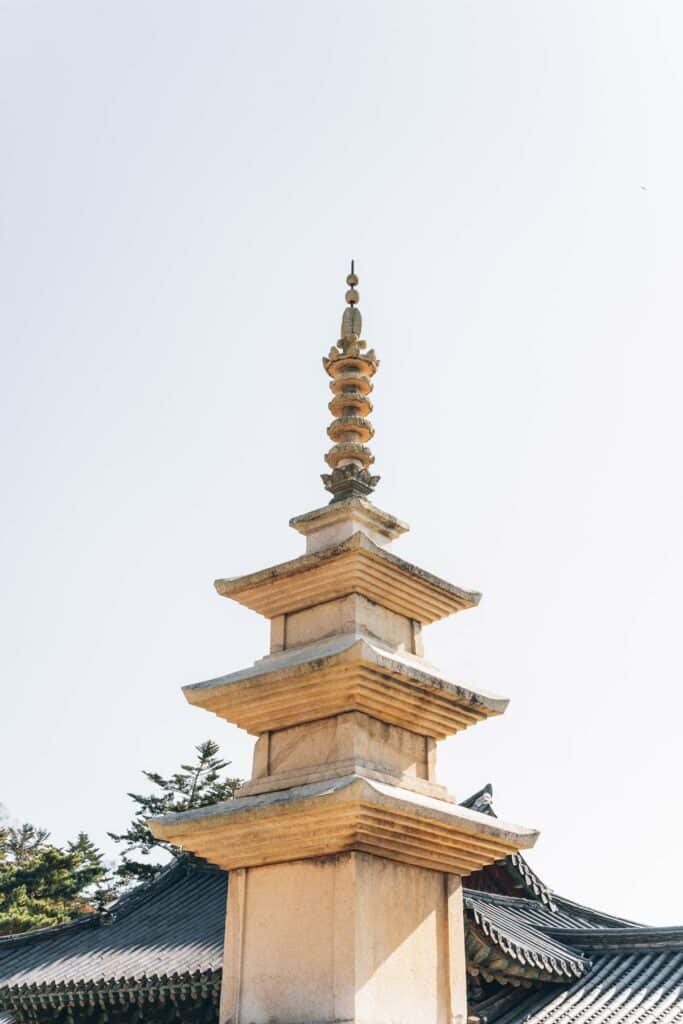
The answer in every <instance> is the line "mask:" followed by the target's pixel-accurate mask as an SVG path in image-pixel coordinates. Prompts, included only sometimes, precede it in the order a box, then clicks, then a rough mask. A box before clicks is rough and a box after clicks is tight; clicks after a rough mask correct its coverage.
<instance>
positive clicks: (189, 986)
mask: <svg viewBox="0 0 683 1024" xmlns="http://www.w3.org/2000/svg"><path fill="white" fill-rule="evenodd" d="M226 892H227V876H226V875H225V873H224V872H222V871H218V870H216V869H214V868H210V867H208V866H206V865H202V866H198V865H195V864H194V863H193V862H192V861H190V860H188V859H187V858H183V859H181V860H180V861H177V862H174V863H173V864H172V865H171V866H170V867H169V868H167V869H166V870H165V871H163V872H162V873H161V875H160V876H159V877H158V878H157V879H155V880H154V881H152V882H150V883H146V884H145V885H142V886H139V887H138V888H136V889H134V890H133V891H132V892H131V893H130V894H128V895H126V896H124V897H122V898H121V899H120V900H118V901H117V902H116V903H114V904H113V905H112V906H111V907H110V908H109V910H108V911H105V912H103V913H96V914H89V915H87V916H84V917H81V918H79V919H77V920H76V921H73V922H71V923H69V924H64V925H56V926H54V927H52V928H42V929H38V930H37V931H33V932H25V933H22V934H19V935H12V936H5V937H3V938H0V1010H2V1009H15V1008H19V1007H18V1006H17V1004H20V1005H22V1006H24V1007H27V1006H29V1005H33V1006H36V1007H41V1006H42V1007H44V1006H45V1005H46V1002H45V1000H46V997H47V999H48V1002H49V1005H51V1006H53V1007H55V1008H56V1009H57V1008H59V1007H61V1006H69V1005H71V1006H73V1005H83V1003H84V998H85V997H88V996H89V997H90V998H89V1002H90V1003H92V1001H95V1002H98V1003H100V1004H101V1005H102V1006H103V1007H104V1006H105V1005H107V1004H111V1003H114V1004H118V1002H119V1001H120V996H121V993H123V992H126V993H128V992H130V991H131V990H132V989H135V990H136V991H144V992H145V997H146V1001H153V1000H154V999H155V998H158V996H159V995H160V994H161V995H162V996H167V995H168V994H171V995H173V994H178V993H180V992H181V990H184V991H185V992H186V993H187V994H188V995H189V996H193V995H204V996H205V995H206V994H207V992H210V990H212V989H215V995H216V996H217V995H218V989H219V987H220V971H221V967H222V960H223V933H224V928H225V905H226Z"/></svg>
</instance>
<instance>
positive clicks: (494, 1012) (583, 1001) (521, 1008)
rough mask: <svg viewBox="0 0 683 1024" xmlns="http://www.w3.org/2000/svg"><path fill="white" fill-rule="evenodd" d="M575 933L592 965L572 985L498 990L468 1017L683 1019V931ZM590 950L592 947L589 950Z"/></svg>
mask: <svg viewBox="0 0 683 1024" xmlns="http://www.w3.org/2000/svg"><path fill="white" fill-rule="evenodd" d="M627 931H628V932H629V933H631V934H628V935H625V934H622V935H621V936H618V937H615V936H614V935H610V930H608V929H605V930H603V931H600V932H596V931H591V932H590V933H589V934H590V939H591V940H592V941H591V942H589V943H587V944H586V943H585V939H586V932H583V933H581V931H575V932H574V933H573V936H572V938H573V940H574V941H580V942H581V943H582V945H586V947H587V948H586V953H587V954H588V955H590V956H591V958H592V961H593V966H592V969H591V970H590V972H588V974H586V975H585V976H584V977H582V978H581V979H580V980H578V981H576V982H574V984H573V985H569V986H566V987H565V986H563V987H562V988H561V989H560V990H558V988H557V986H556V987H554V988H550V986H543V987H542V988H540V989H537V990H535V991H528V990H527V991H525V990H523V989H519V988H517V989H510V988H504V987H498V988H497V990H496V991H495V993H494V994H493V995H491V996H489V997H488V998H487V999H484V1000H481V1001H479V1002H478V1003H476V1004H475V1005H470V1014H471V1016H473V1017H476V1018H477V1019H478V1020H479V1021H480V1022H481V1024H575V1022H576V1024H578V1022H581V1024H679V1022H680V1021H683V929H682V928H678V929H661V928H638V929H634V930H633V931H635V932H636V935H635V936H634V935H633V934H632V930H631V929H628V930H627ZM588 947H590V948H588Z"/></svg>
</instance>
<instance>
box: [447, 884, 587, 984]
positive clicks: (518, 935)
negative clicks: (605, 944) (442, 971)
mask: <svg viewBox="0 0 683 1024" xmlns="http://www.w3.org/2000/svg"><path fill="white" fill-rule="evenodd" d="M465 914H466V917H467V931H466V948H467V962H468V968H469V970H470V973H471V974H475V973H476V974H480V975H482V976H483V977H484V979H485V980H486V981H495V980H500V981H502V982H503V983H504V984H505V983H508V982H511V981H513V980H519V981H520V982H522V981H524V980H527V981H528V980H537V981H541V980H542V981H568V980H571V981H574V979H575V978H581V977H583V976H584V974H586V972H587V971H588V970H589V969H590V966H591V965H590V960H588V959H586V958H585V957H583V956H581V954H579V953H577V952H575V950H574V949H572V948H571V947H570V946H567V945H564V944H563V943H562V942H560V941H558V940H556V939H555V938H553V937H551V936H550V935H548V934H547V933H546V931H545V928H547V926H548V924H550V925H552V926H555V927H557V926H558V925H559V924H562V923H564V924H565V925H566V924H567V923H568V922H570V921H571V923H572V925H574V924H575V922H574V921H572V919H571V918H569V917H568V916H567V915H558V914H553V913H551V912H550V911H548V910H547V909H546V907H545V906H544V905H543V904H542V903H536V904H534V903H533V902H532V901H531V900H519V899H514V898H512V897H501V896H497V897H491V896H489V895H488V894H486V893H481V894H480V893H475V892H471V891H466V893H465ZM558 918H559V919H558Z"/></svg>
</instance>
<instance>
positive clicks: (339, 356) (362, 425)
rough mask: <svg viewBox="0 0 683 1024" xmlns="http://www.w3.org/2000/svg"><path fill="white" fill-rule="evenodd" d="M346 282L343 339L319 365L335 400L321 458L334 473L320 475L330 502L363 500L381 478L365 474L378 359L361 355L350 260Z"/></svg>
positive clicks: (370, 457) (360, 322)
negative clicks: (327, 442) (327, 445)
mask: <svg viewBox="0 0 683 1024" xmlns="http://www.w3.org/2000/svg"><path fill="white" fill-rule="evenodd" d="M346 283H347V285H348V290H347V292H346V302H347V306H346V309H345V310H344V314H343V316H342V322H341V337H340V339H339V341H338V342H337V344H336V345H335V346H333V347H332V348H331V349H330V352H329V355H328V356H326V357H323V366H324V367H325V370H326V371H327V373H328V374H329V376H330V377H331V378H332V379H331V380H330V390H331V391H332V394H333V398H332V401H331V402H330V403H329V406H328V408H329V410H330V412H331V413H332V415H333V416H334V417H335V418H334V419H333V420H332V422H331V423H330V425H329V427H328V428H327V434H328V436H329V437H330V438H331V440H332V441H334V444H333V446H332V448H330V450H329V451H328V453H327V455H326V456H325V462H326V463H327V465H328V466H329V467H330V469H331V470H332V472H331V473H323V474H322V480H323V483H324V484H325V488H326V489H327V490H328V491H330V493H331V494H332V502H335V501H343V500H344V499H345V498H354V497H364V496H365V495H368V494H370V492H371V491H373V490H374V489H375V487H376V486H377V484H378V482H379V477H378V476H372V475H371V473H370V472H369V467H370V466H371V465H372V464H373V462H374V461H375V457H374V455H373V454H372V452H371V451H370V449H369V448H368V447H366V444H365V442H366V441H369V440H370V438H371V437H372V436H373V434H374V430H373V428H372V425H371V423H370V421H369V420H368V419H367V416H368V414H369V413H371V412H372V402H371V401H370V399H369V397H368V396H369V394H370V392H371V391H372V388H373V385H372V378H373V377H374V375H375V373H376V372H377V368H378V366H379V359H378V358H377V356H376V355H375V352H374V349H369V350H368V351H367V352H366V351H365V349H366V348H367V345H366V342H364V341H362V340H361V330H362V326H363V319H362V317H361V314H360V310H359V309H358V299H359V295H358V290H357V286H358V275H357V274H356V272H355V268H354V261H353V260H351V273H350V274H349V275H348V277H347V278H346Z"/></svg>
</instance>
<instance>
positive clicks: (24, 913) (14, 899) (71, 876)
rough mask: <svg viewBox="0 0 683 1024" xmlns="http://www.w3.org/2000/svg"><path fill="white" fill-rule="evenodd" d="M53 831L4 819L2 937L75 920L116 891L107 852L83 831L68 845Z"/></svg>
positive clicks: (0, 827) (0, 839)
mask: <svg viewBox="0 0 683 1024" xmlns="http://www.w3.org/2000/svg"><path fill="white" fill-rule="evenodd" d="M49 838H50V834H49V832H47V831H46V830H45V829H41V828H37V827H36V826H35V825H30V824H28V823H25V824H23V825H19V826H16V827H14V826H9V825H7V824H2V823H0V935H14V934H16V933H17V932H24V931H28V930H29V929H32V928H45V927H47V926H48V925H52V924H62V923H63V922H65V921H71V920H73V919H74V918H75V917H79V916H80V915H81V914H84V913H87V912H88V911H89V910H92V909H93V908H94V907H100V906H102V905H103V904H104V903H105V902H108V901H109V900H110V899H111V898H112V897H113V896H114V895H115V888H116V886H115V883H114V880H113V879H112V877H111V875H110V873H109V871H108V869H107V867H106V865H105V864H104V862H103V858H102V854H101V853H100V851H99V850H98V849H97V848H96V846H95V845H94V844H93V843H92V842H91V840H90V839H89V838H88V836H87V835H86V834H85V833H84V832H82V833H80V834H79V836H78V837H77V839H76V840H74V841H73V842H70V843H68V844H67V846H66V848H65V849H61V848H60V847H58V846H55V845H54V844H53V843H50V842H48V840H49Z"/></svg>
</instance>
